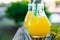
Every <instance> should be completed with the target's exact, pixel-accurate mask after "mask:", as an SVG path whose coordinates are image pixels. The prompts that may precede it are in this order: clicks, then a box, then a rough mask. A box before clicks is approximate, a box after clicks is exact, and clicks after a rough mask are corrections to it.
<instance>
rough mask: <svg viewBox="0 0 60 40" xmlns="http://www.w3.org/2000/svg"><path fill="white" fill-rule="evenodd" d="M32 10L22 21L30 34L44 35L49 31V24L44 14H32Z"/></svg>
mask: <svg viewBox="0 0 60 40" xmlns="http://www.w3.org/2000/svg"><path fill="white" fill-rule="evenodd" d="M32 14H33V13H32V12H28V13H27V15H26V18H25V21H24V24H25V27H26V28H27V30H28V32H29V33H30V35H31V36H39V37H45V36H46V35H47V34H48V32H49V31H50V24H49V22H48V20H47V19H46V17H45V16H42V17H37V16H32Z"/></svg>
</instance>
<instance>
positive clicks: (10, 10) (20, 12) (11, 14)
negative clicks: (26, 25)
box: [6, 2, 28, 23]
mask: <svg viewBox="0 0 60 40" xmlns="http://www.w3.org/2000/svg"><path fill="white" fill-rule="evenodd" d="M27 11H28V3H27V2H15V3H11V4H10V6H8V7H7V9H6V17H8V18H11V19H14V20H15V22H16V23H18V22H19V21H20V22H22V21H23V20H24V18H25V15H26V13H27Z"/></svg>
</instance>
